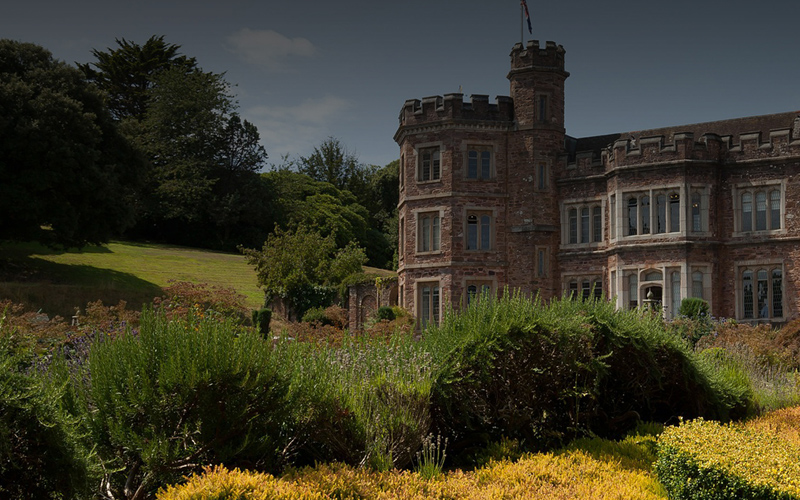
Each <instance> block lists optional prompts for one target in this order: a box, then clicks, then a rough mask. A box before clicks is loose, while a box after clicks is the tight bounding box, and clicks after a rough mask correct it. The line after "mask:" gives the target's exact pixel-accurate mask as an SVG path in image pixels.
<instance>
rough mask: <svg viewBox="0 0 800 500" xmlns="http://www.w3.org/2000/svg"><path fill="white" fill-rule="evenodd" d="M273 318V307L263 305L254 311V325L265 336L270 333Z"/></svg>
mask: <svg viewBox="0 0 800 500" xmlns="http://www.w3.org/2000/svg"><path fill="white" fill-rule="evenodd" d="M271 319H272V309H269V308H267V307H262V308H261V309H256V310H254V311H253V326H254V327H255V329H256V331H257V332H258V333H260V334H261V335H263V336H266V335H267V334H268V333H269V322H270V320H271Z"/></svg>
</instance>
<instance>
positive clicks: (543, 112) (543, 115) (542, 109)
mask: <svg viewBox="0 0 800 500" xmlns="http://www.w3.org/2000/svg"><path fill="white" fill-rule="evenodd" d="M537 102H538V105H539V109H538V110H537V111H538V115H539V123H547V96H546V95H540V96H539V99H538V100H537Z"/></svg>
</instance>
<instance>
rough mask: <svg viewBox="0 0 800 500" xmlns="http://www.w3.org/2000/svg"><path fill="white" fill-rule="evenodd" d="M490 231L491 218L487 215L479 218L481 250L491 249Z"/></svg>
mask: <svg viewBox="0 0 800 500" xmlns="http://www.w3.org/2000/svg"><path fill="white" fill-rule="evenodd" d="M491 231H492V218H491V217H489V216H488V215H482V216H481V249H482V250H489V249H490V248H491V242H492V240H491Z"/></svg>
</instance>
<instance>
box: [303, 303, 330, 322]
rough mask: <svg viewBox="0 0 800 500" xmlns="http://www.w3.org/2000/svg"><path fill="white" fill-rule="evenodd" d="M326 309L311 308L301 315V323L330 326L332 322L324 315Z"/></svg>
mask: <svg viewBox="0 0 800 500" xmlns="http://www.w3.org/2000/svg"><path fill="white" fill-rule="evenodd" d="M325 309H327V308H326V307H312V308H311V309H309V310H308V311H306V312H305V314H303V323H318V324H320V325H326V326H332V325H333V320H331V318H329V317H328V315H327V314H326V313H325Z"/></svg>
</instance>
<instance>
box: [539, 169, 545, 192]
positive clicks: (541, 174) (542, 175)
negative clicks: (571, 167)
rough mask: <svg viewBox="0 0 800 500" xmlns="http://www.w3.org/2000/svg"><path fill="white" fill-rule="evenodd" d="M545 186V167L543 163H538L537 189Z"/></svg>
mask: <svg viewBox="0 0 800 500" xmlns="http://www.w3.org/2000/svg"><path fill="white" fill-rule="evenodd" d="M546 187H547V169H546V167H545V166H544V165H539V189H545V188H546Z"/></svg>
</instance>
